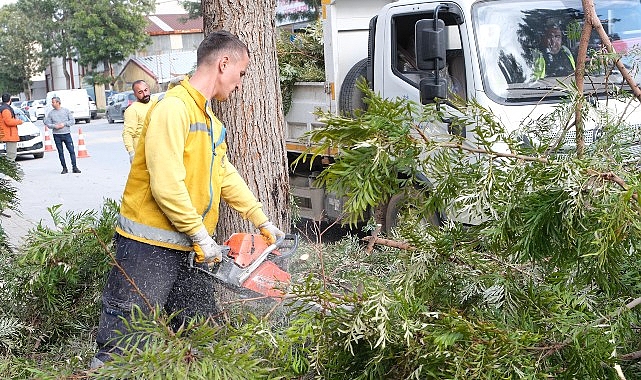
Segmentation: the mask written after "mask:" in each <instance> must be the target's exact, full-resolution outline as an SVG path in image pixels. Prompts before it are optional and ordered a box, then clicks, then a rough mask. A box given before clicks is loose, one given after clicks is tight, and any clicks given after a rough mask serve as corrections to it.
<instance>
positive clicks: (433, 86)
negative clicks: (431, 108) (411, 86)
mask: <svg viewBox="0 0 641 380" xmlns="http://www.w3.org/2000/svg"><path fill="white" fill-rule="evenodd" d="M419 92H420V93H421V104H428V103H433V102H434V98H441V99H446V98H447V81H446V80H445V79H444V78H438V80H436V79H435V78H423V79H421V82H420V83H419Z"/></svg>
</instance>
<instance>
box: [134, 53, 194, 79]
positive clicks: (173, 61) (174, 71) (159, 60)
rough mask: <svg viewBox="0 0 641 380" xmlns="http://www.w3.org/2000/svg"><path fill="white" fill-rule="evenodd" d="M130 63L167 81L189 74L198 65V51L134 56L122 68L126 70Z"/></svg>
mask: <svg viewBox="0 0 641 380" xmlns="http://www.w3.org/2000/svg"><path fill="white" fill-rule="evenodd" d="M130 64H135V65H138V66H140V68H142V69H143V70H145V71H147V72H148V73H149V74H150V75H151V76H153V77H155V78H156V81H157V82H158V83H166V82H169V81H171V80H172V79H174V78H176V77H180V76H183V75H185V74H188V73H189V72H190V71H192V70H193V69H194V68H195V67H196V52H195V51H181V52H174V53H165V54H158V55H150V56H147V57H134V58H131V59H130V60H129V62H127V64H126V65H125V66H124V67H123V69H122V70H123V71H124V70H126V69H127V66H128V65H130Z"/></svg>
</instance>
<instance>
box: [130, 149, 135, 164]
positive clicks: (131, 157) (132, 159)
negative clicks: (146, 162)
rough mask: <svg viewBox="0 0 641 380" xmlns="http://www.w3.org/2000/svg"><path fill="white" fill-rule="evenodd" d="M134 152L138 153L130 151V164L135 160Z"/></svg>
mask: <svg viewBox="0 0 641 380" xmlns="http://www.w3.org/2000/svg"><path fill="white" fill-rule="evenodd" d="M134 154H136V152H134V151H133V150H132V151H131V152H129V163H130V164H131V163H132V162H134Z"/></svg>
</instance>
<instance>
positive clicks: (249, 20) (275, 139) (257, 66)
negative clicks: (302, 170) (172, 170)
mask: <svg viewBox="0 0 641 380" xmlns="http://www.w3.org/2000/svg"><path fill="white" fill-rule="evenodd" d="M201 4H202V7H203V23H204V31H205V35H208V34H209V33H211V32H212V31H214V30H218V29H225V30H228V31H229V32H231V33H233V34H235V35H237V36H238V37H239V38H240V40H241V41H243V42H244V43H245V44H247V46H248V47H249V52H250V61H249V66H248V67H247V75H246V76H245V78H244V79H243V82H242V87H241V89H240V90H239V91H236V92H235V93H233V94H232V96H231V97H230V98H229V100H228V101H226V102H222V103H221V102H217V101H214V102H213V107H214V113H215V114H216V115H217V116H218V118H220V120H221V121H222V122H223V124H224V125H225V126H226V127H227V145H228V155H229V159H230V161H231V162H232V164H234V166H235V167H236V168H237V169H238V172H239V173H240V175H241V176H242V177H243V178H244V179H245V180H246V181H247V184H248V185H249V187H250V188H251V189H252V191H253V192H254V194H255V195H256V197H257V198H258V200H259V201H260V202H261V203H262V204H263V210H264V211H265V213H266V214H267V216H268V217H269V218H270V220H272V221H273V222H274V224H275V225H276V226H278V227H279V228H280V229H281V230H283V231H285V232H289V230H290V223H291V221H290V219H291V215H290V209H289V180H288V170H287V156H286V153H285V136H284V123H285V121H284V116H283V112H282V100H281V93H280V86H279V79H278V78H279V77H278V61H277V56H276V34H275V33H276V29H275V2H274V1H271V0H259V1H251V2H250V1H247V2H246V1H233V0H202V2H201ZM253 231H255V230H254V226H252V225H250V223H248V222H246V221H244V220H242V218H240V217H239V215H238V213H237V212H235V211H233V210H231V209H230V208H229V207H228V206H227V205H225V204H224V202H222V203H221V213H220V221H219V222H218V230H217V236H218V239H217V240H218V241H219V242H221V241H223V240H225V239H226V238H227V237H229V236H230V235H231V234H232V233H234V232H253Z"/></svg>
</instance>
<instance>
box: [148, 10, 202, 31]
mask: <svg viewBox="0 0 641 380" xmlns="http://www.w3.org/2000/svg"><path fill="white" fill-rule="evenodd" d="M147 21H148V24H147V27H146V28H145V32H147V34H149V35H150V36H154V35H161V34H180V33H201V32H202V31H203V18H202V17H198V18H197V19H190V20H188V19H187V15H186V14H184V13H183V14H156V15H149V16H147Z"/></svg>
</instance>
